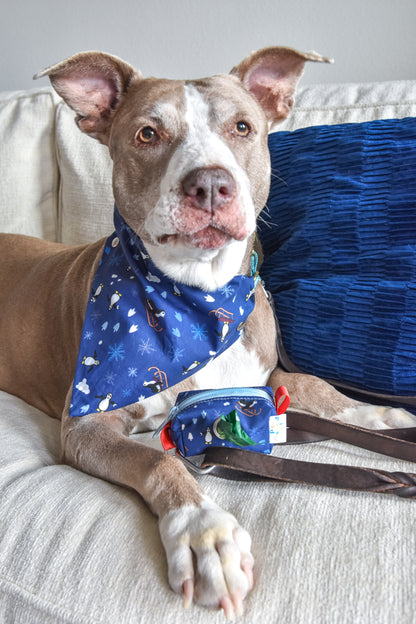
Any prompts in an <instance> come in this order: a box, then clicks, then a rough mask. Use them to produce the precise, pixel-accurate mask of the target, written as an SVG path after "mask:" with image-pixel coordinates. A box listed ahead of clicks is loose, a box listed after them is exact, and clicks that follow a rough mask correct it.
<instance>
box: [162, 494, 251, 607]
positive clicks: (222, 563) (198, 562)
mask: <svg viewBox="0 0 416 624" xmlns="http://www.w3.org/2000/svg"><path fill="white" fill-rule="evenodd" d="M159 527H160V534H161V538H162V542H163V545H164V547H165V550H166V556H167V560H168V570H169V583H170V586H171V587H172V589H173V590H174V591H175V592H177V593H178V594H181V595H182V596H183V603H184V607H185V608H187V607H189V606H190V604H191V602H192V600H193V599H195V601H196V602H197V603H199V604H201V605H203V606H206V607H212V608H218V607H220V608H222V609H223V610H224V613H225V615H226V617H227V619H232V618H233V616H234V615H236V616H238V615H240V614H241V613H242V611H243V599H244V598H245V596H246V595H247V593H248V592H249V591H250V589H251V588H252V586H253V556H252V555H251V552H250V547H251V538H250V536H249V534H248V533H247V531H245V530H244V529H242V528H241V527H240V525H239V524H238V522H237V520H236V519H235V518H234V516H232V515H231V514H230V513H227V512H226V511H224V510H223V509H221V508H220V507H218V506H217V505H215V503H213V502H212V501H211V500H210V499H209V498H208V497H204V499H203V501H202V503H201V504H200V506H198V507H197V506H192V505H186V506H184V507H181V508H179V509H175V510H173V511H170V512H169V513H168V514H167V515H165V516H163V517H162V518H161V519H160V521H159Z"/></svg>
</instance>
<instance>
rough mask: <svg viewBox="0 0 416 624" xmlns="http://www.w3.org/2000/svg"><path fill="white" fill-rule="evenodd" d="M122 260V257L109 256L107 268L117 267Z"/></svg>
mask: <svg viewBox="0 0 416 624" xmlns="http://www.w3.org/2000/svg"><path fill="white" fill-rule="evenodd" d="M122 260H123V258H122V256H120V255H115V254H112V255H111V256H109V259H108V264H109V266H112V267H118V266H119V265H120V264H121V261H122Z"/></svg>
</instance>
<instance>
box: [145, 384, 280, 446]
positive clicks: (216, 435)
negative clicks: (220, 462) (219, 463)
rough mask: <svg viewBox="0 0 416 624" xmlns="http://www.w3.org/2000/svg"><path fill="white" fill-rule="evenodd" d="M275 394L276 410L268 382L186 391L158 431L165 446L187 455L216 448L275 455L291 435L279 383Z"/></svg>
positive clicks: (179, 397)
mask: <svg viewBox="0 0 416 624" xmlns="http://www.w3.org/2000/svg"><path fill="white" fill-rule="evenodd" d="M276 397H277V402H278V409H277V410H276V405H275V403H274V399H273V391H272V389H271V388H270V387H268V386H264V387H259V388H224V389H219V390H197V391H190V392H182V393H180V394H179V395H178V398H177V401H176V404H175V405H174V407H173V408H172V409H171V411H170V413H169V416H168V419H167V421H165V422H164V423H163V424H162V426H161V427H160V428H159V429H158V431H157V432H156V434H155V435H157V434H158V433H160V437H161V442H162V445H163V448H164V449H165V450H169V449H172V448H175V449H176V451H177V452H178V453H179V454H180V455H183V456H184V457H188V456H193V455H200V454H202V453H204V452H205V450H206V449H207V447H211V446H220V447H228V448H240V449H241V448H244V449H246V450H250V451H257V452H259V453H270V451H271V449H272V447H273V443H275V442H284V441H285V434H286V422H285V418H284V414H283V413H282V412H284V410H285V408H286V407H287V405H288V403H289V396H288V394H287V390H286V388H284V387H283V386H282V387H280V388H279V389H278V391H277V393H276ZM282 398H283V402H281V401H280V399H282Z"/></svg>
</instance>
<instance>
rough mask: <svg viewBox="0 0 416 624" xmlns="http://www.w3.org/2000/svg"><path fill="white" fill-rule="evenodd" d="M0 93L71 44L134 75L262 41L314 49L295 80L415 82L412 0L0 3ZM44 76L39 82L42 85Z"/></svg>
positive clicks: (216, 68) (211, 67)
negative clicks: (117, 61) (114, 60)
mask: <svg viewBox="0 0 416 624" xmlns="http://www.w3.org/2000/svg"><path fill="white" fill-rule="evenodd" d="M2 4H3V5H4V6H2V10H1V18H0V19H1V22H0V90H14V89H27V88H31V87H34V86H35V85H34V83H33V82H32V79H31V77H32V74H33V73H35V72H36V71H38V70H39V69H42V68H44V67H46V66H48V65H51V64H52V63H54V62H57V61H59V60H62V59H64V58H66V57H67V56H70V55H71V54H73V53H74V52H78V51H80V50H91V49H97V50H105V51H107V52H111V53H113V54H116V55H117V56H120V57H122V58H124V59H125V60H126V61H128V62H130V63H131V64H132V65H135V66H136V67H139V68H140V69H141V70H142V71H143V73H144V75H156V76H166V77H169V78H195V77H198V76H203V75H209V74H212V73H218V72H226V71H228V70H229V69H230V68H231V67H232V66H233V65H234V64H235V63H236V62H238V61H239V60H241V59H242V58H243V57H244V56H246V55H247V54H248V53H249V52H250V51H252V50H254V49H257V48H261V47H263V46H267V45H288V46H291V47H297V48H298V49H301V50H310V49H315V50H317V51H318V52H320V53H322V54H325V55H328V56H332V57H334V58H335V61H336V64H335V65H333V66H329V65H323V66H321V65H313V66H312V65H310V66H309V67H308V69H307V71H306V73H305V77H304V79H303V83H304V84H306V83H318V82H371V81H379V80H393V79H402V78H416V36H415V32H416V2H415V0H285V1H281V0H203V1H201V0H82V1H80V0H67V1H66V2H62V1H61V0H7V2H6V0H2ZM46 83H47V80H46V79H43V82H42V84H46Z"/></svg>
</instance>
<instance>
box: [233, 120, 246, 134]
mask: <svg viewBox="0 0 416 624" xmlns="http://www.w3.org/2000/svg"><path fill="white" fill-rule="evenodd" d="M234 133H235V134H237V135H238V136H242V137H245V136H247V135H248V134H249V133H250V126H249V125H248V123H246V122H245V121H237V123H236V124H235V125H234Z"/></svg>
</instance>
